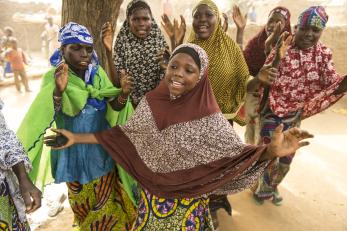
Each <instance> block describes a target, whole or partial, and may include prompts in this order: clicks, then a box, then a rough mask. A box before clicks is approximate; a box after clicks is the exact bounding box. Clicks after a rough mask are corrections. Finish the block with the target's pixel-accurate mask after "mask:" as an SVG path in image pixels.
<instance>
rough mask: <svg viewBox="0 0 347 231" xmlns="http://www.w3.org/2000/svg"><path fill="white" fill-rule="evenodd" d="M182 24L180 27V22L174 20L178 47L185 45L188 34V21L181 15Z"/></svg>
mask: <svg viewBox="0 0 347 231" xmlns="http://www.w3.org/2000/svg"><path fill="white" fill-rule="evenodd" d="M180 18H181V23H180V24H179V25H178V21H177V20H176V19H174V38H175V45H176V46H178V45H180V44H182V43H183V39H184V36H185V34H186V29H187V26H186V20H185V19H184V17H183V16H182V15H180Z"/></svg>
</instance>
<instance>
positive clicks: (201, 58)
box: [170, 43, 208, 80]
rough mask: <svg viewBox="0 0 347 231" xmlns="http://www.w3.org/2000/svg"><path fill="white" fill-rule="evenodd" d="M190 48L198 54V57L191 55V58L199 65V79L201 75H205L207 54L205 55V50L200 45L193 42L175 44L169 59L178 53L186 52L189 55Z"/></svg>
mask: <svg viewBox="0 0 347 231" xmlns="http://www.w3.org/2000/svg"><path fill="white" fill-rule="evenodd" d="M190 49H191V50H193V52H196V54H197V56H198V57H192V58H193V59H194V61H195V62H196V63H197V64H198V66H199V67H200V76H199V80H200V79H201V78H202V77H203V76H206V75H207V67H208V56H207V53H206V51H204V49H202V48H201V47H199V46H198V45H196V44H193V43H185V44H181V45H179V46H177V47H176V48H175V50H174V51H173V52H172V54H171V57H170V60H171V59H172V58H173V57H174V56H175V55H177V54H179V53H187V54H189V55H191V54H190V53H191V52H190V51H189V50H190ZM191 56H192V55H191ZM193 56H194V55H193Z"/></svg>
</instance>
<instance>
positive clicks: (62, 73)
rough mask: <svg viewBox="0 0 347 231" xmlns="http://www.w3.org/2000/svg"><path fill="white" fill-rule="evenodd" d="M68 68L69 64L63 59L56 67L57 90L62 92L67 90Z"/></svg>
mask: <svg viewBox="0 0 347 231" xmlns="http://www.w3.org/2000/svg"><path fill="white" fill-rule="evenodd" d="M68 70H69V66H68V65H67V64H66V63H65V62H64V61H63V62H61V63H60V64H59V65H58V67H57V68H56V69H55V72H54V77H55V86H56V90H58V92H59V93H60V94H61V93H63V92H64V91H65V88H66V86H67V82H68V76H69V74H68Z"/></svg>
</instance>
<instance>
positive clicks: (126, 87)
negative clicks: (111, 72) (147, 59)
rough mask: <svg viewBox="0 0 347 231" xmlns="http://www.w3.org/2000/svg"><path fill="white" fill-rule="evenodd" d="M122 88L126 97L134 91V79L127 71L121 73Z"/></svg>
mask: <svg viewBox="0 0 347 231" xmlns="http://www.w3.org/2000/svg"><path fill="white" fill-rule="evenodd" d="M120 86H121V88H122V92H123V94H125V95H129V94H130V93H131V92H132V90H133V89H134V78H133V77H132V76H130V75H129V74H127V73H126V72H125V70H121V71H120Z"/></svg>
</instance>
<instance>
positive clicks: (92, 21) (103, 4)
mask: <svg viewBox="0 0 347 231" xmlns="http://www.w3.org/2000/svg"><path fill="white" fill-rule="evenodd" d="M122 2H123V0H63V3H62V20H61V23H62V25H65V24H66V23H68V22H76V23H78V24H81V25H83V26H85V27H87V28H88V30H89V32H90V33H91V34H92V36H93V39H94V49H95V51H96V53H97V54H98V57H99V60H100V65H101V66H102V67H103V68H104V69H105V70H108V66H107V61H106V52H105V49H104V48H103V45H102V41H101V37H100V32H101V27H102V25H103V24H104V23H105V22H107V21H109V22H110V23H111V24H112V27H113V28H114V29H116V25H117V24H116V22H117V18H118V14H119V9H120V6H121V4H122Z"/></svg>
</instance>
